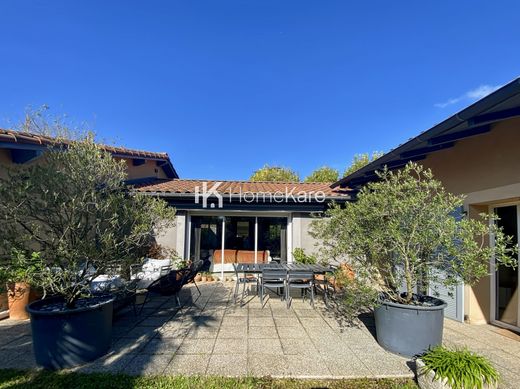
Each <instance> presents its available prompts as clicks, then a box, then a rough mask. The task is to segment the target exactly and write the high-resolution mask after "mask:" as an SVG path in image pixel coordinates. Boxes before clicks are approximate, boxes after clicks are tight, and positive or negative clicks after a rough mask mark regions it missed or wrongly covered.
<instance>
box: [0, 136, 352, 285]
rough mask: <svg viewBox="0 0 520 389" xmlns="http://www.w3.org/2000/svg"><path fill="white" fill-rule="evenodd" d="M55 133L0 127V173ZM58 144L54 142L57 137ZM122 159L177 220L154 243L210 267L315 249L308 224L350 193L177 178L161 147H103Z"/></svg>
mask: <svg viewBox="0 0 520 389" xmlns="http://www.w3.org/2000/svg"><path fill="white" fill-rule="evenodd" d="M56 142H57V140H56V139H55V138H51V137H47V136H42V135H36V134H30V133H26V132H17V131H12V130H0V176H1V175H4V174H5V171H6V167H8V166H11V167H13V166H17V165H26V164H33V163H39V162H40V161H41V159H40V157H41V155H42V154H43V152H44V150H45V149H46V148H48V147H52V146H53V145H55V144H56ZM58 144H60V143H59V141H58ZM102 147H103V148H104V149H105V150H106V151H108V152H110V153H111V154H112V155H113V157H114V158H116V159H122V160H124V161H125V162H126V164H127V173H128V180H127V183H128V184H130V185H133V186H134V188H135V190H137V191H140V192H142V193H146V194H149V195H152V196H157V197H160V198H163V199H164V200H166V201H167V202H168V203H169V204H170V205H171V206H174V207H175V208H176V210H177V214H176V223H175V226H174V227H173V228H171V229H170V230H168V231H167V232H166V233H165V234H164V235H163V236H159V237H158V238H157V239H158V242H159V243H160V244H161V245H163V246H164V247H167V248H170V249H175V250H176V251H177V253H178V254H179V255H180V256H182V257H184V258H189V259H191V260H195V259H202V260H206V261H207V263H208V265H209V269H210V270H212V271H214V272H221V273H222V276H223V273H224V272H229V271H233V263H235V262H251V263H256V262H268V261H279V262H289V263H290V262H292V260H293V258H292V252H293V250H294V249H295V248H303V249H304V250H305V251H306V252H307V253H311V252H312V251H313V250H315V245H314V243H315V241H314V239H313V238H312V237H311V236H310V234H309V225H310V223H311V221H312V220H313V216H314V215H315V214H319V213H322V212H323V211H325V210H326V208H327V207H328V204H329V203H330V202H331V201H335V202H338V203H343V202H345V201H348V200H350V199H351V196H350V191H349V190H348V189H341V188H337V189H332V188H331V187H330V186H331V184H332V183H291V182H287V183H280V182H277V183H274V182H248V181H210V180H208V181H204V180H188V179H179V176H178V174H177V172H176V171H175V169H174V167H173V165H172V163H171V161H170V158H169V156H168V155H167V154H165V153H154V152H148V151H139V150H131V149H126V148H121V147H113V146H107V145H102Z"/></svg>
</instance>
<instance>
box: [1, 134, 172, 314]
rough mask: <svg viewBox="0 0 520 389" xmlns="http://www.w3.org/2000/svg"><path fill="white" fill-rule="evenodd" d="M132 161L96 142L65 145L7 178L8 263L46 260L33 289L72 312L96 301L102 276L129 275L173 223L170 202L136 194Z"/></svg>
mask: <svg viewBox="0 0 520 389" xmlns="http://www.w3.org/2000/svg"><path fill="white" fill-rule="evenodd" d="M125 180H126V168H125V162H124V161H117V160H115V159H114V158H112V156H111V154H109V153H108V152H106V151H104V149H103V148H102V147H100V146H99V145H98V144H96V143H95V142H94V139H93V137H92V136H90V135H89V136H86V137H84V138H82V139H79V140H74V141H72V140H66V139H64V140H60V142H57V143H56V144H54V145H51V146H50V147H49V148H48V150H46V151H45V153H44V155H43V156H42V160H41V161H39V163H33V164H31V165H29V166H28V167H19V168H17V169H14V170H11V171H9V173H8V176H7V178H3V179H0V223H1V224H2V228H1V229H0V256H1V259H2V260H3V261H4V262H3V263H4V264H5V263H7V264H9V261H10V260H11V259H10V253H12V252H13V250H18V251H20V250H22V251H24V252H26V253H27V255H30V254H31V253H33V252H37V253H39V256H38V257H39V258H40V259H41V261H42V266H41V271H40V272H38V274H37V275H36V276H34V277H33V279H32V280H31V283H32V284H33V285H35V286H37V287H41V288H43V289H44V291H45V293H46V294H50V295H60V296H62V297H63V298H64V299H65V302H66V305H67V306H68V307H73V306H74V305H75V302H76V301H77V299H78V298H80V297H82V296H85V295H88V293H89V285H90V282H91V281H92V280H93V279H94V278H96V277H97V276H98V275H99V274H114V273H115V272H120V271H121V270H122V271H125V270H126V269H128V266H129V264H130V263H135V261H137V260H138V259H139V256H140V250H141V248H142V247H143V246H145V245H146V244H148V242H150V241H151V240H152V239H153V235H154V231H158V230H160V229H161V228H163V227H167V226H169V225H171V224H172V223H173V220H174V215H175V210H174V209H173V208H171V207H169V206H168V205H167V204H166V203H165V202H164V201H162V200H159V199H156V198H152V197H150V196H146V195H143V194H139V193H133V192H131V191H129V188H128V187H127V186H126V185H125V183H124V181H125Z"/></svg>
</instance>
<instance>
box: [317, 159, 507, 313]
mask: <svg viewBox="0 0 520 389" xmlns="http://www.w3.org/2000/svg"><path fill="white" fill-rule="evenodd" d="M379 175H380V181H378V182H373V183H370V184H368V185H367V186H366V187H364V188H363V189H362V190H361V191H360V193H359V195H358V198H357V201H356V202H354V203H348V204H346V205H345V207H344V208H342V207H340V206H338V205H333V206H332V207H331V208H330V209H329V210H328V211H327V216H328V217H327V218H325V219H324V220H321V221H320V222H314V223H313V224H312V227H311V229H312V234H313V236H314V237H316V238H318V239H319V240H320V242H321V248H320V255H322V256H325V257H327V258H329V259H336V260H339V261H345V262H348V263H349V264H350V266H351V267H352V269H353V271H354V274H355V276H356V280H358V281H362V282H363V283H364V284H365V285H369V286H370V287H372V288H374V289H375V290H377V291H379V292H380V293H381V292H382V293H383V294H384V295H385V296H386V297H387V298H388V299H390V300H392V301H396V302H401V303H407V304H410V303H414V301H413V292H414V289H415V287H416V286H418V287H419V290H423V291H425V290H426V286H427V285H430V286H434V285H444V286H447V287H452V286H454V285H456V284H458V283H460V282H461V281H464V282H465V283H467V284H474V283H475V282H476V281H477V280H479V279H480V278H482V277H483V276H485V275H487V274H488V272H489V270H488V265H489V258H490V257H491V256H492V255H494V256H495V258H496V261H497V264H498V265H505V266H515V265H516V261H515V259H514V254H515V252H516V251H517V249H516V247H515V246H514V245H513V244H512V238H511V237H507V236H505V235H504V234H503V232H502V230H501V229H499V228H497V227H496V226H495V224H494V223H489V222H488V220H487V218H488V217H487V216H486V215H482V219H479V220H477V219H469V218H460V217H457V213H458V214H460V209H461V206H462V204H463V197H462V196H455V195H452V194H450V193H448V192H447V191H446V190H445V189H444V188H443V186H442V184H441V183H440V182H439V181H437V180H435V179H434V177H433V174H432V172H431V171H430V170H425V169H424V168H423V167H421V166H420V165H417V164H415V163H409V164H408V165H407V166H406V167H404V168H403V169H402V170H399V171H396V172H389V171H386V170H385V171H383V172H380V173H379ZM490 225H491V227H490ZM490 234H492V235H493V236H494V237H495V244H494V245H492V246H491V247H490V246H489V245H487V244H486V239H488V238H489V235H490ZM403 285H404V286H405V290H406V293H405V294H401V293H400V289H401V287H402V286H403Z"/></svg>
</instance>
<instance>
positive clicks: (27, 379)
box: [0, 370, 417, 389]
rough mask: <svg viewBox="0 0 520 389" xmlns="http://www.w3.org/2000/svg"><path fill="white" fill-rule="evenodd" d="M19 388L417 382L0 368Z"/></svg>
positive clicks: (264, 388) (5, 380) (394, 385)
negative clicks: (89, 372) (136, 375)
mask: <svg viewBox="0 0 520 389" xmlns="http://www.w3.org/2000/svg"><path fill="white" fill-rule="evenodd" d="M7 388H9V389H15V388H16V389H18V388H20V389H21V388H28V389H37V388H42V389H43V388H45V389H48V388H53V389H54V388H64V389H69V388H75V389H80V388H114V389H115V388H154V389H156V388H162V389H168V388H175V389H193V388H204V389H226V388H229V389H231V388H233V389H234V388H243V389H246V388H247V389H253V388H258V389H278V388H280V389H281V388H284V389H286V388H288V389H311V388H330V389H336V388H337V389H339V388H341V389H373V388H382V389H398V388H403V389H415V388H417V386H416V384H415V382H414V381H413V380H409V379H403V380H395V379H394V380H390V379H355V380H334V381H332V380H331V381H312V380H292V379H273V378H269V377H264V378H253V377H247V378H225V377H185V376H175V377H165V376H146V377H133V376H128V375H116V374H79V373H64V372H47V371H39V372H34V371H32V372H28V371H19V370H0V389H7Z"/></svg>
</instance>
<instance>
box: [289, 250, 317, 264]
mask: <svg viewBox="0 0 520 389" xmlns="http://www.w3.org/2000/svg"><path fill="white" fill-rule="evenodd" d="M293 258H294V262H296V263H305V264H308V265H314V264H316V263H317V262H318V260H317V258H316V256H315V255H312V254H306V253H305V250H304V249H302V248H299V247H298V248H295V249H294V250H293Z"/></svg>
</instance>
